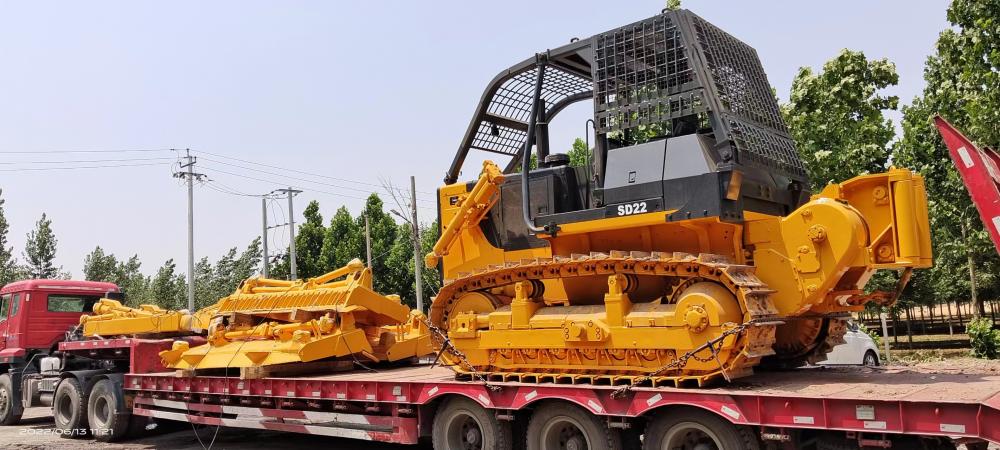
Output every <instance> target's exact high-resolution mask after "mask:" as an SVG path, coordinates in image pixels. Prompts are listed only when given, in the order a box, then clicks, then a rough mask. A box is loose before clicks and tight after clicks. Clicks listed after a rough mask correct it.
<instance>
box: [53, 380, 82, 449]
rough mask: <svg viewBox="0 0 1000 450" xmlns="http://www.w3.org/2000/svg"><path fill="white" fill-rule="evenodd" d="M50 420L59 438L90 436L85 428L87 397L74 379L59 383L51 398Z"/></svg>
mask: <svg viewBox="0 0 1000 450" xmlns="http://www.w3.org/2000/svg"><path fill="white" fill-rule="evenodd" d="M52 419H53V421H55V425H56V429H57V430H59V431H60V433H59V437H64V438H82V437H87V436H89V435H90V428H89V427H88V426H87V396H86V395H84V392H83V388H81V387H80V382H79V381H77V379H76V378H66V379H63V380H62V381H60V382H59V387H57V388H56V393H55V394H54V395H53V397H52Z"/></svg>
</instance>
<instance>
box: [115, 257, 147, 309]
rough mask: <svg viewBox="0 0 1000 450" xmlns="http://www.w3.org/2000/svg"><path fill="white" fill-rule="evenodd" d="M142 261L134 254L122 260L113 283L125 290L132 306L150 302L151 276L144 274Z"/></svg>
mask: <svg viewBox="0 0 1000 450" xmlns="http://www.w3.org/2000/svg"><path fill="white" fill-rule="evenodd" d="M140 269H142V263H141V262H139V256H138V255H132V256H131V257H130V258H129V259H127V260H123V261H120V262H119V263H118V265H117V266H116V267H115V273H114V278H113V279H112V280H109V281H112V282H113V283H115V284H117V285H118V287H120V288H122V291H124V292H125V300H126V301H127V302H128V304H129V305H131V306H138V305H141V304H143V303H148V302H149V301H150V300H151V299H150V298H149V293H148V288H149V278H148V277H146V276H145V275H143V274H142V272H141V270H140Z"/></svg>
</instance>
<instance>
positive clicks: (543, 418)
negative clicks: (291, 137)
mask: <svg viewBox="0 0 1000 450" xmlns="http://www.w3.org/2000/svg"><path fill="white" fill-rule="evenodd" d="M527 435H528V436H527V439H528V446H527V449H528V450H622V439H621V435H620V434H619V432H618V430H612V429H610V428H609V427H608V424H607V423H606V422H605V421H604V420H602V419H601V418H600V417H598V416H596V415H594V414H591V413H590V412H589V411H587V410H585V409H583V408H580V407H579V406H576V405H571V404H569V403H561V402H558V403H545V404H543V405H542V406H539V407H538V409H536V410H535V413H534V414H532V415H531V421H529V422H528V432H527Z"/></svg>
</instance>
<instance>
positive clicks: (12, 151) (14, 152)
mask: <svg viewBox="0 0 1000 450" xmlns="http://www.w3.org/2000/svg"><path fill="white" fill-rule="evenodd" d="M171 151H174V149H170V148H150V149H131V150H39V151H34V150H4V151H0V154H7V155H15V154H29V153H140V152H171Z"/></svg>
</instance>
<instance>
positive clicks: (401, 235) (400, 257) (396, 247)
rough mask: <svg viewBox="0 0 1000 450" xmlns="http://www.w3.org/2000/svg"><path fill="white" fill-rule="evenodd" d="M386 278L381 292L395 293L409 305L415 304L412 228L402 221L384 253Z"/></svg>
mask: <svg viewBox="0 0 1000 450" xmlns="http://www.w3.org/2000/svg"><path fill="white" fill-rule="evenodd" d="M385 259H386V273H384V274H382V275H381V276H382V277H383V278H386V280H385V283H384V284H383V286H384V287H383V289H384V291H382V293H384V294H397V295H399V296H400V297H401V298H402V299H403V302H404V303H406V304H407V305H408V306H409V307H411V308H415V307H416V306H417V297H416V281H415V278H414V271H413V229H412V227H410V224H408V223H404V224H401V225H399V226H398V227H397V229H396V240H395V242H393V243H392V247H391V248H390V250H389V254H388V255H386V258H385Z"/></svg>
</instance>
